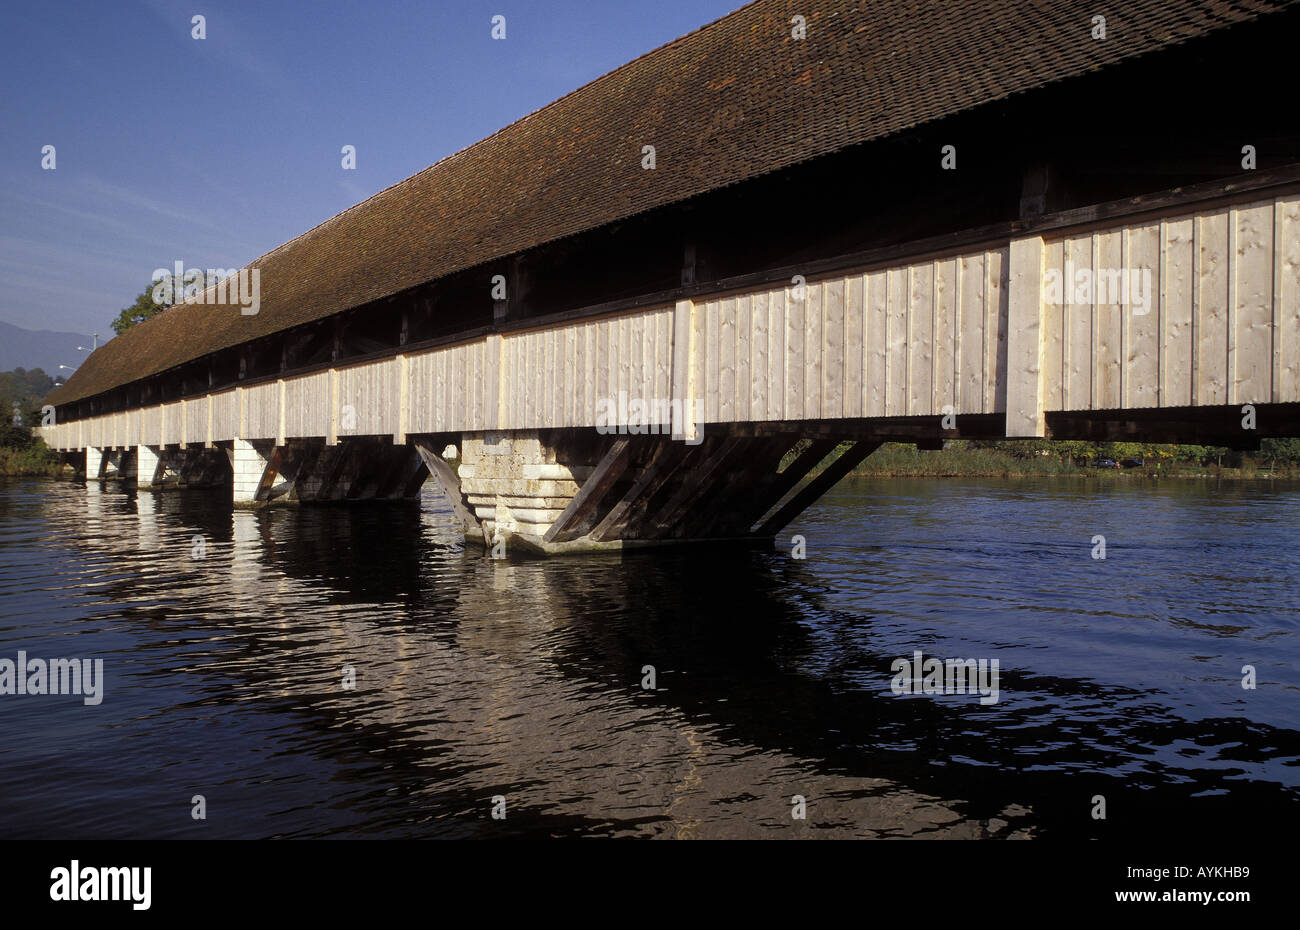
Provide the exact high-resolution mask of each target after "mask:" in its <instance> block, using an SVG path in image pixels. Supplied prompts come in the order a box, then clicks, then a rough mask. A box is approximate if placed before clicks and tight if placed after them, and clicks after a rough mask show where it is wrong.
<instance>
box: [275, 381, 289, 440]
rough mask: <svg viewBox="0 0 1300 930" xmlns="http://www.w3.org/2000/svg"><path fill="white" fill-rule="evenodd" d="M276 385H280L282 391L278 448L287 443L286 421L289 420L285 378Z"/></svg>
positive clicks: (276, 437)
mask: <svg viewBox="0 0 1300 930" xmlns="http://www.w3.org/2000/svg"><path fill="white" fill-rule="evenodd" d="M276 384H277V385H279V389H280V390H279V393H280V425H279V427H278V428H277V429H276V431H275V444H276V445H277V446H283V445H284V442H285V438H286V435H285V433H286V429H285V427H286V426H287V422H286V421H287V419H288V411H287V405H286V403H285V401H286V397H287V395H288V388H287V387H285V383H284V379H283V378H280V379H278V380H277V381H276Z"/></svg>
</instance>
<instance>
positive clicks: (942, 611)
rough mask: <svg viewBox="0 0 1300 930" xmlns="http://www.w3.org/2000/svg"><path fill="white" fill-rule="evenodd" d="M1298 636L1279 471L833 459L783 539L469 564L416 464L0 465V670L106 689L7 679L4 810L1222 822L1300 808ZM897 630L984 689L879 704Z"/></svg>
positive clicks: (367, 827) (1163, 824)
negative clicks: (992, 469) (856, 464)
mask: <svg viewBox="0 0 1300 930" xmlns="http://www.w3.org/2000/svg"><path fill="white" fill-rule="evenodd" d="M792 534H797V535H799V536H802V537H803V539H804V543H803V547H802V548H803V550H804V551H803V553H802V554H803V555H804V556H805V557H804V558H795V557H794V556H793V554H792V546H791V544H790V541H789V536H790V535H792ZM1098 535H1100V536H1104V537H1105V556H1106V557H1105V558H1104V559H1101V558H1095V557H1094V556H1095V555H1097V554H1099V550H1098V547H1097V544H1096V542H1095V541H1094V537H1096V536H1098ZM1298 633H1300V483H1296V482H1289V483H1288V482H1268V481H1233V482H1228V481H1223V482H1219V481H1213V480H1176V481H1175V480H1167V481H1164V482H1159V483H1157V482H1155V481H1152V480H1150V479H1145V478H1137V477H1130V476H1127V475H1122V476H1114V477H1107V478H1106V479H1104V480H1103V479H1099V478H1090V479H1078V478H1068V479H1041V478H1035V479H1025V480H1001V481H999V480H990V479H978V480H976V479H970V480H962V479H871V480H853V481H849V482H846V483H843V484H841V486H840V487H839V488H837V489H836V490H835V491H834V492H833V493H831V494H830V495H828V496H827V497H825V498H824V499H823V500H822V501H820V502H819V503H818V504H817V505H816V506H815V507H813V508H812V509H810V510H809V511H808V512H806V513H805V514H804V516H803V517H802V518H801V519H800V521H799V522H798V523H796V524H795V525H792V526H791V527H790V528H789V530H788V531H787V533H786V535H785V536H784V537H783V539H782V540H781V541H780V542H779V544H778V545H777V546H776V547H775V548H773V549H755V550H746V549H736V548H718V547H701V546H690V547H681V548H676V549H669V550H659V551H644V552H637V553H635V554H629V555H627V556H618V555H598V556H584V557H565V558H556V559H550V560H533V559H518V558H510V559H507V560H505V561H494V560H492V559H490V558H485V557H484V555H483V553H482V552H481V551H480V550H477V549H473V548H469V549H467V548H466V547H465V546H464V545H463V543H462V542H461V540H460V538H459V535H458V534H457V532H456V529H455V525H454V522H453V518H452V516H451V514H450V511H449V509H448V508H447V507H445V506H444V505H443V504H442V502H441V501H440V500H439V499H438V498H437V497H436V496H435V495H434V494H433V491H432V486H427V487H426V490H425V495H424V498H423V501H422V504H421V506H420V508H418V509H417V508H415V507H412V506H405V505H360V506H341V507H321V508H302V509H269V510H263V511H259V512H241V511H232V509H231V507H230V504H229V499H228V495H223V494H222V493H220V492H213V493H205V492H168V493H163V494H160V495H159V494H150V493H145V494H141V495H137V494H136V493H135V492H134V491H133V490H129V489H123V488H121V487H119V486H118V485H116V484H114V483H108V484H106V485H104V486H102V487H101V486H100V485H99V484H98V483H94V482H92V483H91V484H90V485H89V486H87V485H86V484H84V483H78V482H69V481H61V482H51V481H41V480H18V479H10V480H4V481H2V482H0V659H5V658H8V659H11V660H16V658H17V653H18V651H19V650H23V651H25V652H26V654H27V655H28V656H40V657H44V658H47V659H48V658H54V657H80V658H100V659H102V660H103V676H104V681H103V691H102V701H101V702H100V703H99V704H96V705H88V704H87V703H86V702H85V700H83V698H82V697H79V696H77V695H66V694H65V695H42V694H4V695H0V836H5V837H51V838H70V839H80V838H122V837H158V838H187V837H193V838H217V837H344V836H355V837H490V836H569V835H598V836H637V837H678V838H691V837H705V838H724V837H771V838H784V837H790V838H797V837H838V838H850V837H862V838H867V837H951V838H965V837H970V838H978V837H1014V838H1022V837H1030V838H1049V839H1050V838H1065V839H1070V838H1092V837H1124V836H1130V837H1140V836H1150V835H1152V834H1153V833H1155V834H1158V835H1161V836H1169V835H1176V834H1179V833H1184V832H1185V833H1187V834H1188V835H1189V836H1191V835H1196V836H1201V837H1204V836H1206V835H1217V834H1218V833H1219V832H1220V831H1222V832H1223V833H1225V834H1226V835H1230V834H1231V833H1232V831H1233V830H1234V829H1241V830H1243V831H1246V832H1249V831H1250V830H1252V829H1258V828H1259V827H1261V826H1262V825H1268V824H1277V825H1281V824H1282V822H1283V821H1288V820H1289V821H1291V822H1292V823H1294V822H1295V820H1296V815H1297V812H1298V811H1300V661H1298V660H1300V636H1298V635H1297V634H1298ZM916 651H920V652H921V653H922V654H923V656H925V657H938V658H973V659H977V660H978V659H985V660H993V659H996V660H997V661H998V669H999V676H1000V677H999V682H998V684H999V689H998V700H997V702H996V703H981V701H980V700H979V697H980V696H979V695H976V694H969V693H967V694H924V693H922V694H910V693H908V694H896V693H894V690H893V688H891V683H892V682H893V679H894V673H893V671H891V663H893V662H894V661H895V660H897V659H900V658H906V659H908V660H909V661H910V660H911V658H912V657H913V655H914V653H915V652H916ZM1243 666H1253V668H1254V675H1255V679H1256V681H1255V687H1254V688H1249V689H1248V688H1243V686H1242V680H1243ZM651 678H653V684H654V686H655V687H654V688H653V689H651V688H648V687H645V686H644V685H646V684H648V683H650V679H651ZM199 796H201V799H200V797H199ZM1098 798H1101V799H1103V800H1102V801H1101V805H1104V813H1105V817H1104V818H1101V817H1099V816H1098V814H1099V813H1100V811H1101V805H1099V804H1098ZM801 799H802V805H801V804H800V800H801ZM197 812H201V813H202V818H201V819H196V816H195V814H196V813H197ZM797 814H803V816H802V817H798V816H795V815H797Z"/></svg>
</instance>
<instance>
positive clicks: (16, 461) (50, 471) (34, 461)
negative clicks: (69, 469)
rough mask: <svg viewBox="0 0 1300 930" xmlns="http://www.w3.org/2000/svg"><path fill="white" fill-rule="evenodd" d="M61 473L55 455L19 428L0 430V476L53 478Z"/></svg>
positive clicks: (60, 465)
mask: <svg viewBox="0 0 1300 930" xmlns="http://www.w3.org/2000/svg"><path fill="white" fill-rule="evenodd" d="M62 473H63V463H62V462H60V461H59V456H58V454H57V453H55V452H53V451H51V450H50V448H49V447H48V446H46V445H45V441H44V440H43V439H41V438H40V437H39V436H32V435H31V434H30V432H29V431H27V430H25V429H22V428H21V427H15V426H9V427H4V428H3V429H0V476H4V477H7V478H16V477H24V476H34V477H44V478H53V477H57V476H58V475H60V474H62Z"/></svg>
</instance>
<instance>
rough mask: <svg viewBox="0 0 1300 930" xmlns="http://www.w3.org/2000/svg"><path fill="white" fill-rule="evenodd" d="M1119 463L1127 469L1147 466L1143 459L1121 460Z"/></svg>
mask: <svg viewBox="0 0 1300 930" xmlns="http://www.w3.org/2000/svg"><path fill="white" fill-rule="evenodd" d="M1119 463H1120V464H1121V465H1123V466H1124V467H1125V468H1141V467H1142V466H1143V465H1145V464H1146V462H1144V461H1142V459H1120V462H1119Z"/></svg>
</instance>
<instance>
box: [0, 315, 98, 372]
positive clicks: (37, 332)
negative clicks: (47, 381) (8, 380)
mask: <svg viewBox="0 0 1300 930" xmlns="http://www.w3.org/2000/svg"><path fill="white" fill-rule="evenodd" d="M89 338H90V337H89V336H84V335H82V334H81V333H56V332H53V331H51V330H48V329H23V328H22V327H21V326H14V325H13V324H12V323H5V322H3V321H0V371H12V370H13V369H15V368H26V369H28V370H30V369H32V368H43V369H45V371H46V373H47V374H49V375H51V376H53V377H55V378H58V377H59V376H60V375H62V376H63V377H64V378H66V377H67V376H68V375H70V374H72V372H70V371H60V370H59V366H60V365H70V366H72V367H73V368H76V367H77V366H78V365H80V364H81V363H82V362H83V361H84V360H85V358H86V355H87V354H88V353H86V352H78V351H77V346H88V345H89V344H90V343H89V342H88V340H89Z"/></svg>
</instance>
